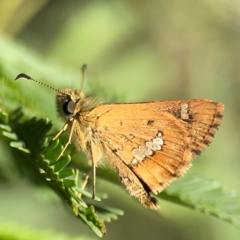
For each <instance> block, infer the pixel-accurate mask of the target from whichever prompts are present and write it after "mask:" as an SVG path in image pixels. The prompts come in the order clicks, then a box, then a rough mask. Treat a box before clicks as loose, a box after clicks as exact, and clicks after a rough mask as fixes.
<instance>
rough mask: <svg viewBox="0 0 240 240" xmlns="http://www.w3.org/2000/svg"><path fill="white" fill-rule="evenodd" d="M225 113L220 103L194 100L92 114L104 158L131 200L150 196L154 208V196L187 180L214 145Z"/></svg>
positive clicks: (114, 108) (115, 107) (116, 106)
mask: <svg viewBox="0 0 240 240" xmlns="http://www.w3.org/2000/svg"><path fill="white" fill-rule="evenodd" d="M222 110H223V107H222V105H221V104H219V103H215V102H212V101H209V100H189V101H168V102H153V103H142V104H141V103H139V104H114V105H103V106H100V107H97V108H96V109H94V110H93V111H92V112H91V115H95V116H97V120H96V123H95V124H96V125H95V135H96V136H97V138H98V139H99V141H100V142H101V145H102V146H103V148H104V149H103V151H104V155H105V157H106V158H107V160H108V161H109V162H110V164H111V165H112V166H113V167H114V168H115V169H116V170H117V171H118V172H119V175H120V177H121V178H122V182H123V183H124V184H125V186H126V188H127V189H128V191H129V192H130V194H131V195H134V196H136V197H138V198H139V200H140V202H142V203H143V204H144V202H143V201H142V200H141V198H142V197H143V196H144V195H146V196H148V198H147V199H148V200H147V202H148V203H147V204H145V205H148V207H149V199H151V197H149V196H150V193H151V192H154V193H158V192H160V191H162V190H163V189H165V188H166V187H167V186H168V185H169V184H170V183H171V182H172V181H173V180H174V179H176V178H178V177H180V176H182V175H183V174H184V172H185V171H186V169H187V168H189V167H190V166H191V160H192V159H193V158H194V156H195V155H196V154H199V153H200V152H201V151H202V150H203V149H204V148H205V146H206V145H207V144H209V143H210V142H211V140H212V137H213V136H214V134H215V129H216V127H217V126H218V125H219V124H220V117H221V113H222ZM124 169H125V170H124ZM123 179H124V180H123ZM130 182H131V187H129V184H130ZM134 184H135V185H134ZM134 186H135V188H136V189H138V190H133V189H134ZM137 186H138V187H137ZM139 187H140V188H141V191H140V190H139ZM143 190H144V191H143ZM139 192H142V193H141V194H139ZM150 201H151V200H150ZM152 201H155V200H153V198H152ZM153 206H156V204H155V202H154V204H153ZM153 208H154V207H153Z"/></svg>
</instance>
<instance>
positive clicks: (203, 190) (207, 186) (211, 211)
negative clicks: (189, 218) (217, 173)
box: [159, 176, 240, 228]
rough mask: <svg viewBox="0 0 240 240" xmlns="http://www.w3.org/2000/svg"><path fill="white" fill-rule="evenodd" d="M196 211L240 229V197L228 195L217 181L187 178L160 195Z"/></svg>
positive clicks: (194, 177)
mask: <svg viewBox="0 0 240 240" xmlns="http://www.w3.org/2000/svg"><path fill="white" fill-rule="evenodd" d="M159 198H161V199H164V200H167V201H171V202H174V203H177V204H180V205H183V206H186V207H189V208H192V209H195V210H196V211H199V212H202V213H205V214H207V215H211V216H214V217H217V218H219V219H222V220H224V221H226V222H229V223H231V224H233V225H234V226H236V227H238V228H240V221H239V216H237V215H240V196H239V195H238V194H236V193H233V192H232V193H227V192H225V191H224V190H223V188H222V186H221V184H220V183H219V182H217V181H216V180H211V179H206V178H203V177H199V176H186V177H184V178H182V179H180V180H178V181H176V182H174V183H173V184H172V185H171V186H170V187H169V188H167V189H166V190H165V191H164V192H162V193H161V194H160V195H159Z"/></svg>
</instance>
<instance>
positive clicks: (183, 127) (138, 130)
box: [16, 66, 224, 209]
mask: <svg viewBox="0 0 240 240" xmlns="http://www.w3.org/2000/svg"><path fill="white" fill-rule="evenodd" d="M84 67H85V66H84ZM84 67H83V68H84ZM83 71H84V70H83ZM21 77H23V78H25V79H28V80H32V81H35V82H38V81H36V80H34V79H32V78H31V77H29V76H27V75H26V74H23V73H21V74H19V75H18V76H17V77H16V80H17V79H19V78H21ZM38 83H40V82H38ZM40 84H42V85H45V84H43V83H40ZM45 86H47V85H45ZM47 87H49V86H47ZM50 88H52V87H50ZM52 89H53V90H55V91H57V98H56V100H57V110H58V112H59V115H60V116H61V117H62V118H63V119H64V121H66V123H65V125H64V126H63V128H62V129H61V130H60V132H59V133H58V134H57V135H56V136H55V137H54V138H53V139H56V138H57V137H58V136H59V135H60V134H61V133H63V132H64V131H66V130H68V131H69V137H68V142H67V143H66V144H65V146H64V149H63V150H62V152H61V154H60V155H59V157H58V159H59V158H60V157H61V155H62V154H63V152H64V151H65V149H66V148H67V146H68V145H69V144H70V143H71V140H72V139H73V140H74V143H75V145H76V146H77V148H79V149H81V150H82V151H84V152H85V153H86V154H87V155H88V156H89V158H90V159H91V164H92V169H93V197H95V182H96V167H97V166H99V165H101V164H102V163H103V160H104V159H106V160H107V161H108V162H109V163H110V165H111V166H112V167H113V168H114V169H115V170H116V171H117V173H118V174H119V176H120V178H121V180H122V183H123V184H124V185H125V186H126V189H127V190H128V192H129V193H130V195H132V196H134V197H136V198H138V199H139V201H140V203H141V204H143V205H144V206H146V207H149V208H151V209H157V208H159V205H158V203H157V200H156V198H154V197H152V195H151V193H154V194H157V193H159V192H161V191H163V190H164V189H165V188H166V187H167V186H169V184H170V183H171V182H172V181H173V180H175V179H177V178H179V177H181V176H182V175H183V174H184V173H185V172H186V170H187V169H188V168H189V167H190V166H191V161H192V160H193V158H194V157H195V156H196V155H199V154H200V153H201V152H202V151H203V149H205V148H206V147H207V146H208V145H209V143H211V141H212V139H213V137H214V135H215V132H216V129H217V127H218V126H219V125H220V123H221V118H222V112H223V110H224V106H223V104H222V103H219V102H214V101H211V100H205V99H199V100H197V99H196V100H195V99H192V100H184V101H182V100H179V101H161V102H149V103H126V104H104V103H103V102H102V101H101V100H99V99H97V98H94V97H88V96H85V94H84V92H83V91H82V89H62V90H58V89H55V88H52Z"/></svg>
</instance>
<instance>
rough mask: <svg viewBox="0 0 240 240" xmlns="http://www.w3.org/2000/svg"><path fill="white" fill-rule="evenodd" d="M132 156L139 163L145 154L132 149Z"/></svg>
mask: <svg viewBox="0 0 240 240" xmlns="http://www.w3.org/2000/svg"><path fill="white" fill-rule="evenodd" d="M132 155H133V156H134V157H135V158H136V159H138V160H140V161H143V160H144V158H145V157H146V156H145V154H144V153H143V152H142V151H141V150H140V149H137V148H134V149H133V150H132Z"/></svg>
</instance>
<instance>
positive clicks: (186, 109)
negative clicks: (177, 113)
mask: <svg viewBox="0 0 240 240" xmlns="http://www.w3.org/2000/svg"><path fill="white" fill-rule="evenodd" d="M188 112H189V106H188V104H187V103H184V104H182V105H181V118H182V119H189V114H188Z"/></svg>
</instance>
